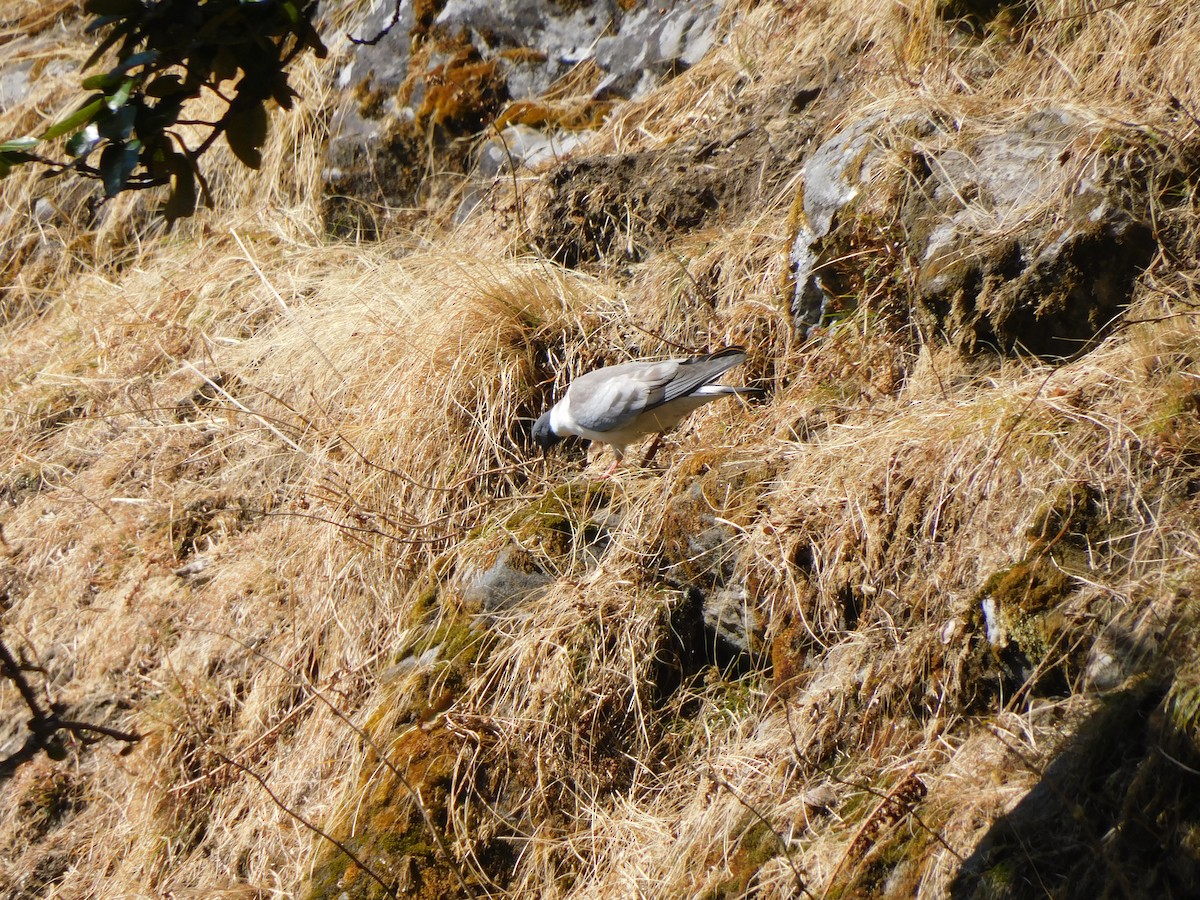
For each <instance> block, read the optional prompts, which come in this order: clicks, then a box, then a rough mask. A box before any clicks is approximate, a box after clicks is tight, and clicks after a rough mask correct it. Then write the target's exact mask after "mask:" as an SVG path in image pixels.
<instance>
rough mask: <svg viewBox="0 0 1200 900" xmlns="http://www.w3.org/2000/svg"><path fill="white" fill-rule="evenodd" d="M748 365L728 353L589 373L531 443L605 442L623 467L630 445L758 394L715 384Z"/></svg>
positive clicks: (537, 428) (741, 354) (538, 426)
mask: <svg viewBox="0 0 1200 900" xmlns="http://www.w3.org/2000/svg"><path fill="white" fill-rule="evenodd" d="M745 359H746V351H745V350H743V349H742V348H741V347H726V348H725V349H724V350H720V351H718V352H716V353H709V354H706V355H704V356H693V357H689V358H682V359H665V360H661V361H657V362H629V363H622V364H621V365H616V366H606V367H605V368H603V369H597V370H595V371H594V372H588V373H587V374H585V375H580V376H579V377H578V378H576V379H575V380H574V381H572V382H571V384H570V386H569V387H568V388H567V392H566V394H565V395H564V396H563V398H562V399H561V400H559V401H558V402H557V403H556V404H554V406H553V407H551V408H550V409H549V410H548V411H547V412H545V413H543V414H542V416H541V418H539V419H538V420H537V422H536V423H535V425H534V427H533V437H534V439H535V440H536V441H537V443H539V444H541V446H542V447H543V448H548V447H550V446H552V445H553V444H555V443H557V442H558V441H560V440H562V439H563V438H564V437H566V436H568V435H577V436H579V437H583V438H588V439H589V440H593V441H602V442H604V443H606V444H610V445H611V446H612V448H613V452H614V453H615V454H616V457H617V460H618V461H620V459H621V458H622V456H624V453H625V447H626V446H627V445H628V444H630V443H631V442H632V441H635V440H637V439H638V438H640V437H642V436H643V435H646V434H651V433H655V432H658V433H661V432H664V431H667V430H668V429H670V428H674V427H675V426H676V425H678V424H679V422H680V420H681V419H683V417H684V416H686V415H687V414H688V413H690V412H692V411H693V410H695V409H697V408H698V407H700V406H703V405H704V404H705V403H709V402H711V401H713V400H718V399H720V398H721V397H729V396H732V395H734V394H753V393H760V392H759V391H758V390H757V389H755V388H742V387H732V386H730V385H725V384H713V382H714V381H716V380H717V379H718V378H720V377H721V375H723V374H724V373H725V372H727V371H729V370H730V369H732V368H733V367H734V366H736V365H738V364H739V363H741V362H743V361H744V360H745ZM614 465H615V464H614Z"/></svg>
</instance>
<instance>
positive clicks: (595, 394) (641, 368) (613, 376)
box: [567, 359, 681, 432]
mask: <svg viewBox="0 0 1200 900" xmlns="http://www.w3.org/2000/svg"><path fill="white" fill-rule="evenodd" d="M680 363H681V360H677V359H666V360H663V361H662V362H632V363H624V364H623V365H619V366H609V367H607V368H604V369H597V370H596V371H595V372H588V373H587V374H586V375H580V376H579V377H578V378H576V379H575V380H574V381H572V382H571V387H570V388H569V389H568V390H567V403H568V411H569V412H570V414H571V418H572V419H574V420H575V421H576V422H577V423H578V424H580V425H582V426H583V427H584V428H589V429H591V430H592V431H601V432H603V431H612V430H613V429H615V428H620V427H621V426H622V425H627V424H628V423H630V422H632V421H633V420H634V419H636V418H637V417H638V416H640V415H641V414H642V413H644V412H645V411H646V410H647V409H653V408H654V407H655V406H659V405H661V404H662V403H663V402H664V398H665V397H666V394H667V390H668V389H669V387H670V385H671V384H672V383H673V380H674V378H675V377H676V373H677V372H678V370H679V367H680Z"/></svg>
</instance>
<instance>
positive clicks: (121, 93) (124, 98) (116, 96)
mask: <svg viewBox="0 0 1200 900" xmlns="http://www.w3.org/2000/svg"><path fill="white" fill-rule="evenodd" d="M133 82H134V79H132V78H126V79H125V81H123V82H122V83H121V86H120V87H119V88H117V89H116V90H115V91H113V92H112V93H111V94H109V95H108V99H107V100H106V101H105V102H106V103H107V104H108V108H109V109H112V110H117V109H120V108H121V107H122V106H124V105H125V104H126V103H128V102H129V95H130V94H132V93H133Z"/></svg>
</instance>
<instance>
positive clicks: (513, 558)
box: [463, 547, 554, 612]
mask: <svg viewBox="0 0 1200 900" xmlns="http://www.w3.org/2000/svg"><path fill="white" fill-rule="evenodd" d="M525 557H526V555H525V554H524V553H523V552H522V551H521V550H519V549H517V548H515V547H506V548H505V549H503V550H501V551H500V553H499V555H498V556H497V557H496V561H495V562H494V563H492V565H491V566H490V567H489V568H487V569H486V570H484V571H481V572H477V573H475V574H474V575H473V576H470V577H468V579H467V583H466V586H465V587H464V589H463V600H464V601H465V602H466V603H467V604H468V605H470V606H477V607H479V608H480V609H481V610H482V611H483V612H495V611H497V610H504V609H511V608H513V607H514V606H517V605H519V604H521V603H525V602H527V601H529V600H532V599H534V598H535V597H537V596H538V595H540V594H541V593H542V591H543V590H544V589H545V587H546V585H548V584H550V583H551V582H552V581H553V580H554V579H553V578H551V577H550V576H549V575H547V574H546V573H545V572H542V571H541V570H540V569H537V568H536V567H535V566H533V565H532V564H531V563H529V561H528V559H527V558H525Z"/></svg>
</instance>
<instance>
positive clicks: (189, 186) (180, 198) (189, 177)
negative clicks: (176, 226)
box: [163, 160, 196, 223]
mask: <svg viewBox="0 0 1200 900" xmlns="http://www.w3.org/2000/svg"><path fill="white" fill-rule="evenodd" d="M195 211H196V176H195V173H193V172H192V169H191V166H189V165H188V164H187V161H186V160H185V161H184V165H183V167H182V168H180V169H177V170H176V172H175V175H174V177H173V178H172V179H171V196H170V197H168V198H167V203H166V205H165V206H164V207H163V217H164V218H165V219H166V220H167V222H168V223H171V222H174V221H175V220H176V219H184V218H187V217H188V216H190V215H192V214H193V213H194V212H195Z"/></svg>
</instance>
